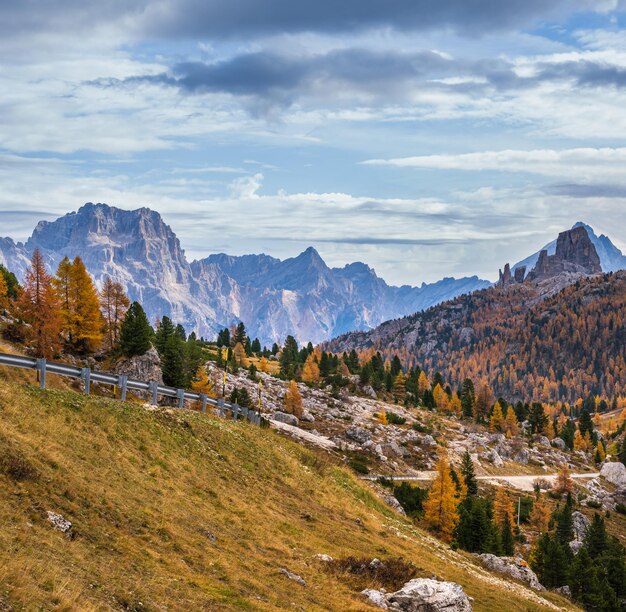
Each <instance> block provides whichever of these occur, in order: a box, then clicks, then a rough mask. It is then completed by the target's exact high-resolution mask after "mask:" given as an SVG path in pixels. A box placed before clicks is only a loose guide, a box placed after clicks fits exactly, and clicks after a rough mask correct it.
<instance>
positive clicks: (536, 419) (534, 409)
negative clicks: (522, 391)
mask: <svg viewBox="0 0 626 612" xmlns="http://www.w3.org/2000/svg"><path fill="white" fill-rule="evenodd" d="M528 422H529V423H530V431H531V433H533V434H539V433H542V432H543V431H544V429H545V428H546V426H547V425H548V417H547V416H546V413H545V411H544V409H543V404H541V403H539V402H533V404H532V405H531V407H530V413H529V415H528Z"/></svg>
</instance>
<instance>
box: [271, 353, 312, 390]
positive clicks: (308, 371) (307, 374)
mask: <svg viewBox="0 0 626 612" xmlns="http://www.w3.org/2000/svg"><path fill="white" fill-rule="evenodd" d="M263 359H265V357H263ZM266 363H267V360H266ZM302 381H303V382H305V383H308V384H309V385H317V384H318V383H319V381H320V368H319V366H318V365H317V361H316V360H315V353H311V354H310V355H309V356H308V357H307V358H306V361H305V362H304V366H303V367H302Z"/></svg>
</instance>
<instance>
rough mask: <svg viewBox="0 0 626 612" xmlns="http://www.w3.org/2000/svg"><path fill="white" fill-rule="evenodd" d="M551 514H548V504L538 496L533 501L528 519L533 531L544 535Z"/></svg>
mask: <svg viewBox="0 0 626 612" xmlns="http://www.w3.org/2000/svg"><path fill="white" fill-rule="evenodd" d="M551 514H552V513H551V512H550V507H549V506H548V504H546V502H545V500H544V498H543V497H542V496H539V497H538V498H537V499H536V500H535V503H534V504H533V509H532V512H531V513H530V516H529V517H528V520H529V522H530V526H531V527H532V528H533V530H534V531H537V532H539V533H545V532H546V531H548V526H549V524H550V516H551Z"/></svg>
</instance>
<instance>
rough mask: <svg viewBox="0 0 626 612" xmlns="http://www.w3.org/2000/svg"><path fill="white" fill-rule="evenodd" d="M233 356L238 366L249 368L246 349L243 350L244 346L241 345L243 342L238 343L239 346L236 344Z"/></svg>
mask: <svg viewBox="0 0 626 612" xmlns="http://www.w3.org/2000/svg"><path fill="white" fill-rule="evenodd" d="M233 355H234V358H235V361H236V362H237V365H238V366H241V367H242V368H247V367H248V357H247V356H246V349H244V348H243V344H241V342H237V344H235V346H234V348H233Z"/></svg>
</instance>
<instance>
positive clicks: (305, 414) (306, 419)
mask: <svg viewBox="0 0 626 612" xmlns="http://www.w3.org/2000/svg"><path fill="white" fill-rule="evenodd" d="M300 420H301V421H304V422H305V423H312V422H313V421H315V417H314V416H313V415H312V414H311V413H310V412H309V411H308V410H303V411H302V416H301V417H300Z"/></svg>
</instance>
